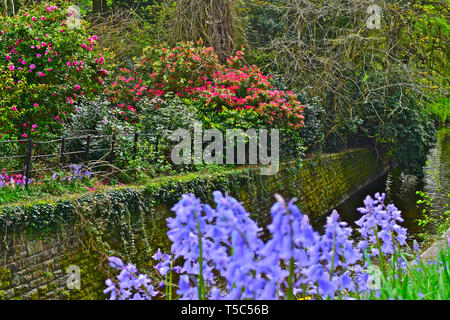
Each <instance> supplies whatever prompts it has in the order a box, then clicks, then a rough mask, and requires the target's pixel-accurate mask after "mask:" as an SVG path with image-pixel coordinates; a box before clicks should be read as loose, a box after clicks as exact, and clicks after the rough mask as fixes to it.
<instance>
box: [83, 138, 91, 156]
mask: <svg viewBox="0 0 450 320" xmlns="http://www.w3.org/2000/svg"><path fill="white" fill-rule="evenodd" d="M90 144H91V136H90V135H87V137H86V151H85V155H84V160H85V161H86V162H88V161H89V146H90Z"/></svg>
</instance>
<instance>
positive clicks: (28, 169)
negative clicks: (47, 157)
mask: <svg viewBox="0 0 450 320" xmlns="http://www.w3.org/2000/svg"><path fill="white" fill-rule="evenodd" d="M32 148H33V140H31V138H29V139H28V152H27V163H26V165H25V187H26V188H27V187H28V180H30V167H31V153H32Z"/></svg>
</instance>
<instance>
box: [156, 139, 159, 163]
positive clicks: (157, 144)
mask: <svg viewBox="0 0 450 320" xmlns="http://www.w3.org/2000/svg"><path fill="white" fill-rule="evenodd" d="M158 147H159V135H156V145H155V159H156V157H157V156H158Z"/></svg>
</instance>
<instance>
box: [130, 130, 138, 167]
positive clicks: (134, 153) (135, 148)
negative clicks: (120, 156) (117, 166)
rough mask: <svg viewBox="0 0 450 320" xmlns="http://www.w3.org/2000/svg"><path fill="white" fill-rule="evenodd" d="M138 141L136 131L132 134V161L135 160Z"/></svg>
mask: <svg viewBox="0 0 450 320" xmlns="http://www.w3.org/2000/svg"><path fill="white" fill-rule="evenodd" d="M138 139H139V133H138V132H137V131H136V132H135V133H134V142H133V157H132V158H133V160H135V159H136V153H137V144H138Z"/></svg>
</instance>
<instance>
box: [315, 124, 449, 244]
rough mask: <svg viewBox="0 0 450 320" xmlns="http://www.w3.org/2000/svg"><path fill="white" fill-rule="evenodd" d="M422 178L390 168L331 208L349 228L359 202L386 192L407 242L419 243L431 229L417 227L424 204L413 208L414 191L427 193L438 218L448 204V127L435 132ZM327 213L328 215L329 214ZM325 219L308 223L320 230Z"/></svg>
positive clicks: (415, 204) (417, 197)
mask: <svg viewBox="0 0 450 320" xmlns="http://www.w3.org/2000/svg"><path fill="white" fill-rule="evenodd" d="M423 170H424V177H423V178H422V179H418V178H417V177H416V176H413V175H409V174H405V173H403V172H402V171H401V170H399V169H390V170H388V172H387V173H386V174H384V175H383V176H381V177H379V178H378V179H377V180H375V181H373V182H372V183H370V184H369V185H367V186H366V187H364V188H362V189H360V190H358V191H357V192H355V193H354V194H353V195H352V196H351V197H350V198H348V199H347V200H345V201H344V202H342V203H341V204H339V205H338V206H337V207H336V208H335V209H336V210H337V211H338V212H339V214H340V216H341V219H342V220H343V221H346V222H347V223H348V224H349V225H350V226H351V227H352V228H353V229H355V228H357V226H356V224H355V223H354V222H355V221H356V220H358V219H359V218H360V216H361V215H360V213H359V212H358V211H357V210H356V209H357V208H359V207H362V206H363V200H364V198H365V197H366V196H367V195H371V196H373V195H374V194H375V193H377V192H380V193H382V192H384V193H386V203H394V204H395V205H396V206H397V208H399V210H401V212H402V217H403V218H404V220H405V221H404V222H403V223H402V226H403V227H405V228H407V229H408V235H409V239H410V240H411V241H412V240H414V239H416V240H417V241H418V242H419V243H420V240H421V238H420V237H419V234H420V233H421V232H423V231H425V230H426V231H433V226H432V225H431V224H429V225H428V226H426V227H425V228H424V227H419V225H418V223H417V219H418V218H421V217H423V213H422V210H423V209H427V210H429V208H426V207H425V206H424V205H417V200H419V199H420V196H419V195H417V194H416V191H417V190H420V191H424V192H426V193H428V194H429V195H430V196H431V197H432V198H433V202H432V203H433V209H434V211H433V212H432V213H431V214H430V216H432V215H435V216H436V215H439V214H442V213H443V212H444V211H445V210H450V209H449V208H448V207H446V204H450V201H449V200H450V199H449V193H450V128H448V127H447V128H442V129H441V130H440V131H439V133H438V139H437V142H436V145H435V147H434V148H433V149H431V150H430V153H429V154H428V161H427V165H426V166H425V167H424V168H423ZM330 213H331V212H330ZM325 221H326V216H324V217H322V218H320V219H318V220H317V221H314V222H313V223H312V224H313V225H314V227H315V228H316V229H318V230H320V231H322V229H323V225H324V224H325Z"/></svg>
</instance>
